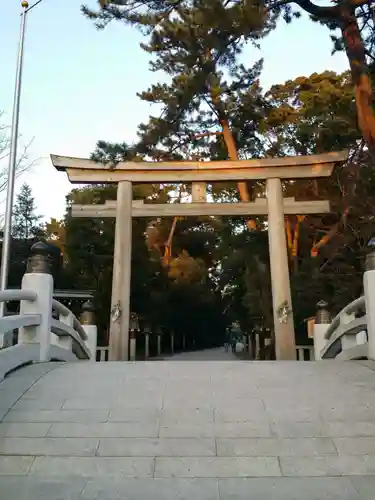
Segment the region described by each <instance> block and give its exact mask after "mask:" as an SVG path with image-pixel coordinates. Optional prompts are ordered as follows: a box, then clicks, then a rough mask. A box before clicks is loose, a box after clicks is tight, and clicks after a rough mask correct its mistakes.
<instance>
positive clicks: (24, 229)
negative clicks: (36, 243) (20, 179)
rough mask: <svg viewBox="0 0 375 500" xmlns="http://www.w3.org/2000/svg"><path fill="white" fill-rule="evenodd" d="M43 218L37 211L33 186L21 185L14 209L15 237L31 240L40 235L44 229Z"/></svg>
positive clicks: (13, 230) (13, 229) (13, 231)
mask: <svg viewBox="0 0 375 500" xmlns="http://www.w3.org/2000/svg"><path fill="white" fill-rule="evenodd" d="M41 219H42V216H41V215H38V214H37V213H36V206H35V199H34V197H33V195H32V191H31V187H30V186H29V185H28V184H26V183H25V184H23V185H22V186H21V190H20V192H19V194H18V196H17V200H16V203H15V206H14V210H13V228H12V233H13V237H14V238H16V239H19V240H29V239H32V238H35V237H36V236H39V235H40V234H41V233H42V231H43V225H42V223H41Z"/></svg>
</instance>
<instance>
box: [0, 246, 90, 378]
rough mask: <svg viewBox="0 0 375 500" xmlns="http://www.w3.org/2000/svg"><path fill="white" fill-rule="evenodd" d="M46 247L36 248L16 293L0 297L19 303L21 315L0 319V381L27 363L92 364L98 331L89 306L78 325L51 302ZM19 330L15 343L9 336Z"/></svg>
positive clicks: (85, 305)
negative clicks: (90, 362)
mask: <svg viewBox="0 0 375 500" xmlns="http://www.w3.org/2000/svg"><path fill="white" fill-rule="evenodd" d="M48 252H49V247H48V245H46V244H45V243H42V242H39V243H36V244H35V245H34V246H33V248H32V256H31V257H30V259H29V263H28V269H27V271H26V273H25V275H24V277H23V279H22V286H21V289H20V290H5V291H2V292H0V301H1V302H10V301H19V302H20V308H19V311H20V312H19V314H15V315H11V316H4V317H1V318H0V339H2V343H1V346H2V347H1V348H0V349H1V350H0V380H2V378H4V377H5V375H6V374H7V373H8V372H10V371H12V370H14V369H16V368H18V367H20V366H22V365H25V364H28V363H33V362H43V361H74V360H77V359H86V360H92V361H95V360H96V345H97V327H96V325H95V324H94V323H95V320H94V314H93V308H92V304H91V303H90V302H89V301H88V302H86V303H85V304H84V306H83V312H82V315H81V318H80V321H79V320H78V319H77V318H76V316H75V315H74V314H73V313H72V311H70V309H68V308H67V307H66V306H64V305H63V304H61V303H60V302H58V301H57V300H55V299H53V278H52V275H51V274H50V272H49V271H50V257H49V253H48ZM15 330H16V331H18V338H17V344H16V345H12V341H10V339H9V337H10V336H11V337H13V332H14V331H15Z"/></svg>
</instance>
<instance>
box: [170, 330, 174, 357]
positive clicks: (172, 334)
mask: <svg viewBox="0 0 375 500" xmlns="http://www.w3.org/2000/svg"><path fill="white" fill-rule="evenodd" d="M171 353H172V354H174V330H171Z"/></svg>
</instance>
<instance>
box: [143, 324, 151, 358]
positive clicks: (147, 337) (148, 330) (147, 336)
mask: <svg viewBox="0 0 375 500" xmlns="http://www.w3.org/2000/svg"><path fill="white" fill-rule="evenodd" d="M143 333H144V336H145V359H148V358H149V357H150V334H151V328H150V327H149V326H145V327H144V329H143Z"/></svg>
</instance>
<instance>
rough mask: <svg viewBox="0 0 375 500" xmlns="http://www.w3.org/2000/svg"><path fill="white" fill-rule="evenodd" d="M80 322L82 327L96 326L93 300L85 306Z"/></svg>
mask: <svg viewBox="0 0 375 500" xmlns="http://www.w3.org/2000/svg"><path fill="white" fill-rule="evenodd" d="M79 321H80V323H81V325H95V308H94V304H93V303H92V301H91V300H87V301H86V302H85V303H84V304H83V306H82V313H81V316H80V318H79Z"/></svg>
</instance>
